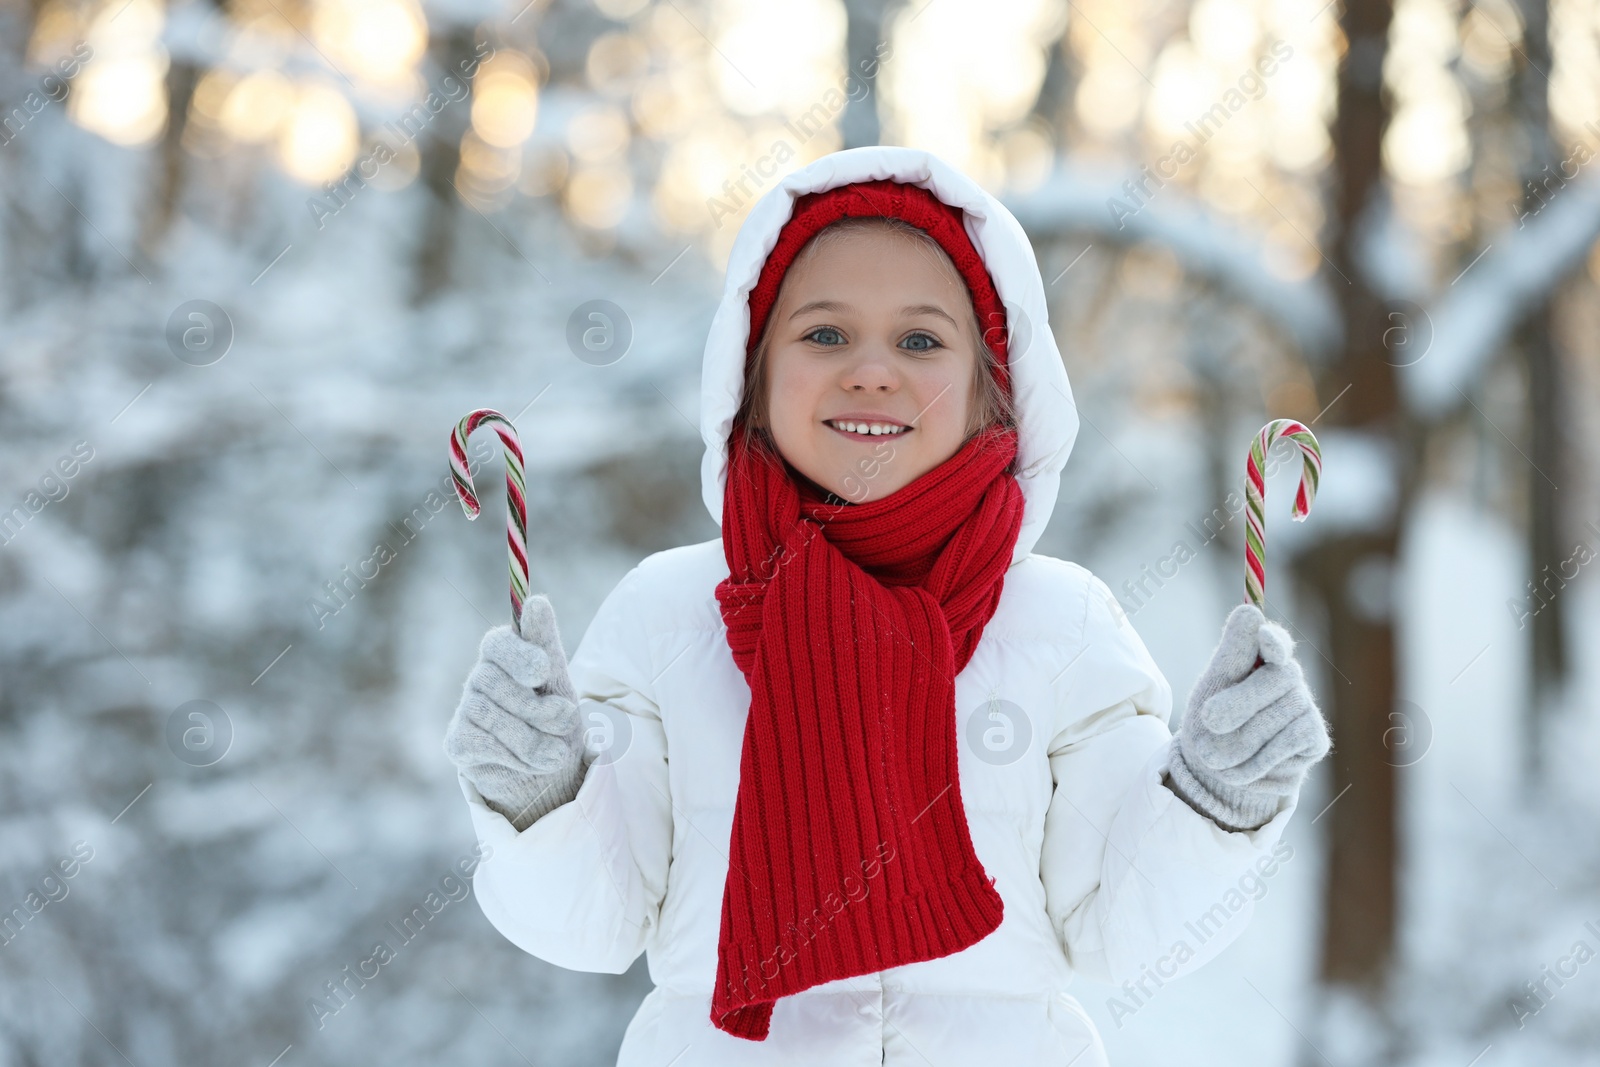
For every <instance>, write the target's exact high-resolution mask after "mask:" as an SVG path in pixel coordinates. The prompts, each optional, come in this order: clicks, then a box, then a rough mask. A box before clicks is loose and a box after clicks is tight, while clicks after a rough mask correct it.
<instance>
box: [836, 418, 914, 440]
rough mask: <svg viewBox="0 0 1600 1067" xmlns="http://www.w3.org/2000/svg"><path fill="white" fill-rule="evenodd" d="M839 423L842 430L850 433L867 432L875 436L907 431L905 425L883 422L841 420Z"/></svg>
mask: <svg viewBox="0 0 1600 1067" xmlns="http://www.w3.org/2000/svg"><path fill="white" fill-rule="evenodd" d="M837 425H838V427H839V429H841V430H846V431H848V432H850V433H860V434H867V435H869V436H873V437H878V436H884V435H892V434H897V433H904V432H905V427H904V426H888V425H885V424H881V423H880V424H871V423H865V422H841V423H838V424H837Z"/></svg>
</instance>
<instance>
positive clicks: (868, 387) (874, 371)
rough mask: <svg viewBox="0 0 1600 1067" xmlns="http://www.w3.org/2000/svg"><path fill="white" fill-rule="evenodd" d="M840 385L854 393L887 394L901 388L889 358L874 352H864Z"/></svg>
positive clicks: (848, 370) (847, 370)
mask: <svg viewBox="0 0 1600 1067" xmlns="http://www.w3.org/2000/svg"><path fill="white" fill-rule="evenodd" d="M839 384H840V385H842V386H844V388H846V389H849V390H851V391H852V392H856V391H860V392H873V393H886V392H891V391H893V390H894V389H897V388H899V386H900V379H899V378H898V377H896V375H895V371H894V367H893V365H892V364H891V363H890V362H889V359H888V357H887V356H885V355H883V354H881V353H878V352H873V351H863V352H862V353H861V354H860V355H859V356H857V357H856V359H855V360H854V362H852V363H851V364H850V366H849V367H848V368H846V370H845V372H844V376H843V377H842V378H841V379H840V381H839Z"/></svg>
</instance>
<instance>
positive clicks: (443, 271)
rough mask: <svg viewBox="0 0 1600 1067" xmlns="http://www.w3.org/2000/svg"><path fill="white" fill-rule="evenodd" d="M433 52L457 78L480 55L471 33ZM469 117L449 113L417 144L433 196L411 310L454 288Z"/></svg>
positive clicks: (416, 261)
mask: <svg viewBox="0 0 1600 1067" xmlns="http://www.w3.org/2000/svg"><path fill="white" fill-rule="evenodd" d="M431 51H432V52H433V60H434V63H435V65H436V66H437V67H438V68H439V69H440V70H443V71H446V72H448V73H450V74H451V75H452V76H454V75H456V74H458V72H459V71H460V67H459V66H458V64H459V63H460V62H461V61H462V60H466V59H471V58H472V57H473V55H474V54H475V49H474V46H473V39H472V31H471V30H470V29H462V28H457V29H455V30H453V31H452V32H450V33H449V34H447V35H444V36H442V37H440V38H438V39H437V43H436V44H435V46H434V47H433V48H432V49H431ZM466 111H467V109H466V108H465V107H447V108H445V109H444V110H443V111H441V112H439V114H438V116H437V117H436V118H435V120H434V121H433V122H431V123H429V124H428V126H427V128H426V130H425V131H424V132H423V133H422V135H421V136H419V137H418V138H417V153H418V155H419V157H420V164H419V168H420V171H421V174H420V177H421V180H422V185H423V187H424V188H425V189H426V190H427V191H428V194H429V195H428V198H427V206H426V207H425V208H424V209H423V220H422V238H421V240H419V241H418V242H417V246H416V252H415V255H414V258H413V260H412V283H411V304H412V306H420V305H422V304H425V303H427V301H428V300H430V299H431V298H433V297H434V296H436V295H437V294H439V293H440V292H443V291H444V290H445V289H446V288H448V287H449V286H450V282H451V277H452V273H453V270H454V260H455V256H454V252H455V238H456V227H457V220H458V218H459V216H460V213H461V210H460V209H461V205H460V203H459V200H460V194H459V193H457V192H456V186H455V175H456V167H457V165H458V164H459V163H460V162H461V135H462V134H463V133H465V132H466V127H467V123H466V119H465V117H464V116H465V112H466Z"/></svg>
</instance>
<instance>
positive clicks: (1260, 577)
mask: <svg viewBox="0 0 1600 1067" xmlns="http://www.w3.org/2000/svg"><path fill="white" fill-rule="evenodd" d="M1279 437H1288V438H1290V439H1291V440H1293V441H1294V442H1295V443H1296V444H1297V445H1299V447H1300V451H1301V457H1302V460H1303V466H1302V470H1301V475H1300V488H1299V491H1298V492H1297V493H1296V495H1295V505H1294V518H1295V520H1296V521H1302V520H1304V519H1305V517H1306V515H1307V514H1308V513H1309V512H1310V510H1311V501H1312V500H1313V499H1314V498H1315V495H1316V491H1317V481H1318V477H1319V475H1320V474H1321V471H1322V453H1321V450H1320V449H1319V448H1318V447H1317V441H1316V438H1315V437H1313V436H1312V434H1311V431H1310V430H1308V429H1306V427H1304V426H1302V425H1300V424H1299V423H1297V422H1294V421H1292V420H1290V419H1278V420H1275V421H1274V422H1271V423H1268V424H1267V425H1266V426H1265V427H1263V428H1262V430H1261V432H1260V433H1259V434H1258V435H1257V436H1256V439H1255V442H1254V443H1253V444H1252V446H1251V449H1250V459H1249V464H1248V467H1247V471H1246V473H1247V476H1248V481H1247V483H1246V487H1245V497H1246V501H1247V503H1248V512H1249V515H1248V528H1247V530H1246V533H1245V596H1246V597H1247V598H1248V601H1249V602H1247V603H1244V604H1240V605H1239V606H1238V607H1236V608H1234V609H1233V611H1232V612H1231V613H1230V614H1229V615H1228V621H1227V622H1226V623H1225V624H1224V625H1223V630H1222V641H1221V642H1220V643H1219V644H1218V645H1217V648H1216V651H1214V652H1213V653H1212V656H1211V662H1210V664H1209V665H1208V666H1207V667H1206V670H1205V672H1204V673H1203V674H1202V675H1201V676H1200V680H1199V681H1198V682H1196V683H1195V687H1194V691H1193V692H1191V693H1190V694H1189V705H1188V708H1187V710H1186V711H1185V713H1184V717H1183V723H1182V725H1181V726H1180V727H1179V730H1178V736H1177V738H1176V739H1175V740H1174V742H1173V749H1172V758H1171V761H1170V765H1169V767H1168V772H1167V773H1168V777H1167V779H1166V785H1167V787H1168V788H1169V789H1171V790H1172V791H1173V792H1174V793H1175V794H1177V796H1178V797H1179V798H1180V799H1182V800H1183V801H1184V802H1185V803H1187V804H1188V805H1189V806H1190V807H1191V808H1194V809H1195V810H1196V811H1198V812H1200V814H1202V815H1205V816H1207V817H1209V818H1210V819H1211V820H1212V821H1213V822H1215V823H1216V824H1217V825H1219V826H1221V827H1222V828H1223V829H1224V830H1229V831H1238V830H1254V829H1257V828H1259V827H1261V826H1262V825H1264V824H1265V823H1266V822H1267V821H1268V820H1270V819H1271V818H1272V816H1273V815H1274V814H1276V813H1277V810H1278V805H1279V800H1280V798H1282V797H1292V796H1294V795H1295V794H1297V793H1298V792H1299V791H1300V784H1301V782H1302V781H1304V779H1305V776H1306V772H1307V771H1308V770H1309V769H1310V767H1311V765H1312V764H1314V763H1316V762H1317V761H1318V760H1320V759H1322V758H1323V757H1324V756H1326V755H1327V754H1328V751H1329V749H1330V747H1331V741H1330V739H1329V737H1328V727H1327V724H1326V723H1325V722H1323V719H1322V713H1321V712H1320V711H1318V710H1317V704H1316V701H1315V700H1314V699H1313V698H1312V696H1311V689H1310V687H1308V686H1307V685H1306V682H1305V675H1304V673H1303V672H1302V671H1301V669H1300V664H1299V663H1297V662H1296V661H1295V658H1294V654H1293V652H1294V641H1292V640H1291V639H1290V637H1289V635H1288V633H1287V632H1285V630H1284V629H1283V627H1281V626H1279V625H1278V624H1277V623H1275V622H1268V621H1267V620H1266V617H1265V616H1264V615H1263V614H1262V613H1261V605H1262V604H1263V603H1264V602H1265V592H1264V590H1265V585H1266V564H1265V561H1266V549H1265V537H1264V529H1265V523H1264V511H1265V506H1264V496H1265V490H1266V475H1265V467H1266V453H1267V450H1268V449H1270V448H1271V447H1272V444H1273V442H1274V441H1276V440H1277V439H1278V438H1279Z"/></svg>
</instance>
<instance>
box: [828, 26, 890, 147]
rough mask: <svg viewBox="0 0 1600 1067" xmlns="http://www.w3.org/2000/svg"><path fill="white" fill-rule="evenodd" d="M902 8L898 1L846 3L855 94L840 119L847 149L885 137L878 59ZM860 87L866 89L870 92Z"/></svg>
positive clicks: (847, 58)
mask: <svg viewBox="0 0 1600 1067" xmlns="http://www.w3.org/2000/svg"><path fill="white" fill-rule="evenodd" d="M898 6H899V3H898V0H845V5H844V10H845V18H846V23H845V63H846V64H847V70H846V75H847V76H848V77H849V78H850V79H851V84H850V86H849V91H850V92H851V95H850V96H849V98H848V102H847V103H846V104H845V108H844V114H843V115H842V116H841V117H840V119H839V137H840V140H841V141H842V142H843V143H844V147H845V148H861V147H864V146H867V145H875V144H877V143H878V141H879V138H880V137H881V136H882V131H881V130H880V129H879V126H878V88H879V86H880V85H881V84H882V82H881V78H882V76H883V61H882V60H880V59H879V58H878V57H879V54H880V52H881V48H882V46H883V45H884V44H885V43H886V42H887V40H888V38H887V36H886V33H885V24H886V23H887V22H888V21H889V14H890V13H891V12H892V11H893V10H894V8H896V7H898ZM857 86H865V87H866V91H864V92H863V91H861V90H860V89H857V88H856V87H857Z"/></svg>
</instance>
